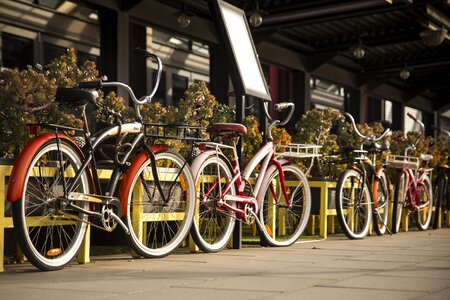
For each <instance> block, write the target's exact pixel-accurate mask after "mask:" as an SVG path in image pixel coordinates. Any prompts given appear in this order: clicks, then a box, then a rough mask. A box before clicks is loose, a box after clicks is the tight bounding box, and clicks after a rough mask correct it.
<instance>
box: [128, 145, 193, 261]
mask: <svg viewBox="0 0 450 300" xmlns="http://www.w3.org/2000/svg"><path fill="white" fill-rule="evenodd" d="M155 160H156V167H157V171H158V174H157V175H158V178H159V181H160V186H161V188H162V194H161V193H160V192H159V190H158V188H157V186H156V183H155V180H154V178H155V174H154V173H153V171H152V165H151V160H150V158H147V159H146V160H145V161H143V163H142V164H141V165H140V167H139V169H138V171H137V172H136V173H135V174H133V175H132V176H133V178H132V184H131V190H130V193H129V194H128V199H127V210H126V224H127V225H128V228H129V229H130V243H131V247H132V248H133V250H134V251H135V252H136V253H137V254H139V255H141V256H143V257H148V258H150V257H163V256H166V255H168V254H170V253H171V252H172V251H173V250H175V249H176V248H177V247H178V246H179V245H180V244H181V242H182V241H183V240H184V238H185V237H186V235H187V234H188V232H189V228H190V226H191V223H192V218H193V215H194V208H195V202H194V201H195V186H194V180H193V177H192V173H191V170H190V168H189V165H188V164H187V163H186V161H185V159H184V158H183V157H181V156H180V155H178V154H177V153H174V152H172V151H162V152H158V153H156V154H155Z"/></svg>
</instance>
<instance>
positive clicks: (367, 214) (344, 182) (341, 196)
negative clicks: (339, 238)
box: [336, 169, 372, 239]
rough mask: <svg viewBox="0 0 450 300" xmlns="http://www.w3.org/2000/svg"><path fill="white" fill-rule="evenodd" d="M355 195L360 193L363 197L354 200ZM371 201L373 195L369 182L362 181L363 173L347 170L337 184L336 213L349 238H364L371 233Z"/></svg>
mask: <svg viewBox="0 0 450 300" xmlns="http://www.w3.org/2000/svg"><path fill="white" fill-rule="evenodd" d="M355 183H356V185H355ZM361 183H362V184H363V186H362V188H361V185H360V184H361ZM360 193H362V194H360ZM353 195H356V196H359V195H360V196H361V197H362V198H361V199H360V200H358V201H355V202H353V201H354V198H355V197H354V196H353ZM371 203H372V195H371V193H370V191H369V187H368V186H367V183H366V182H362V175H361V174H360V173H359V172H357V171H356V170H353V169H347V170H345V171H344V173H342V175H341V176H340V177H339V180H338V183H337V186H336V215H337V217H338V221H339V224H340V226H341V229H342V231H343V232H344V233H345V235H346V236H347V237H348V238H349V239H362V238H364V237H365V236H367V234H368V233H369V228H370V223H371V222H372V219H371V218H372V204H371ZM355 220H356V221H355Z"/></svg>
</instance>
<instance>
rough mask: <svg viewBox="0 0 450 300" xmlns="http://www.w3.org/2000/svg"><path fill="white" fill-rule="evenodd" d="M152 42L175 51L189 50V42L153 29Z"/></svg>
mask: <svg viewBox="0 0 450 300" xmlns="http://www.w3.org/2000/svg"><path fill="white" fill-rule="evenodd" d="M153 41H155V42H157V43H160V44H164V45H167V46H170V47H173V48H177V49H184V50H189V40H188V39H186V38H183V37H179V36H176V35H173V34H170V33H167V32H164V31H161V30H158V29H153Z"/></svg>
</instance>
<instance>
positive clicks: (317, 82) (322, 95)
mask: <svg viewBox="0 0 450 300" xmlns="http://www.w3.org/2000/svg"><path fill="white" fill-rule="evenodd" d="M310 86H311V103H312V104H313V105H314V107H316V108H319V109H320V108H324V107H331V108H334V109H337V110H343V109H344V88H343V87H341V86H338V85H336V84H334V83H331V82H328V81H325V80H321V79H318V78H311V80H310Z"/></svg>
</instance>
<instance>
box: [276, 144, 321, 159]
mask: <svg viewBox="0 0 450 300" xmlns="http://www.w3.org/2000/svg"><path fill="white" fill-rule="evenodd" d="M320 148H322V146H319V145H310V144H289V145H276V146H275V155H277V156H282V157H290V158H312V157H320V156H322V154H319V152H318V151H319V149H320Z"/></svg>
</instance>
